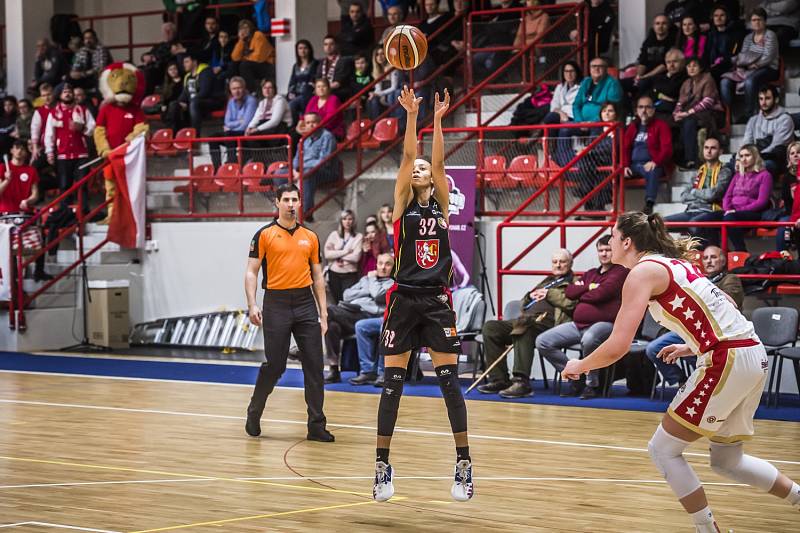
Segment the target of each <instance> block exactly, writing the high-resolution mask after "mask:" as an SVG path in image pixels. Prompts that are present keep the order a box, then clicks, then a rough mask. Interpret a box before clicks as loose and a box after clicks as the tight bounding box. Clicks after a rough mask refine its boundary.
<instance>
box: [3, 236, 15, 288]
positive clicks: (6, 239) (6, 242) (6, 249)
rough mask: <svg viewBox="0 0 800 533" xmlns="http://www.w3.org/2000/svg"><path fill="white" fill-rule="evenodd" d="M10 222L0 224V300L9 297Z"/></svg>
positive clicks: (10, 280)
mask: <svg viewBox="0 0 800 533" xmlns="http://www.w3.org/2000/svg"><path fill="white" fill-rule="evenodd" d="M13 227H14V226H12V225H10V224H0V300H2V301H8V300H10V299H11V285H12V283H13V279H12V277H13V273H12V272H13V271H12V270H11V228H13Z"/></svg>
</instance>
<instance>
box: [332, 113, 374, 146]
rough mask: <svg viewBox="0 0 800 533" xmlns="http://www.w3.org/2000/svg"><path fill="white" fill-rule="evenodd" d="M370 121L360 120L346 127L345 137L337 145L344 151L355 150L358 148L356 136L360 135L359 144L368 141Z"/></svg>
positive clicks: (366, 119)
mask: <svg viewBox="0 0 800 533" xmlns="http://www.w3.org/2000/svg"><path fill="white" fill-rule="evenodd" d="M371 126H372V121H371V120H370V119H368V118H365V119H362V120H360V121H358V122H355V121H354V122H351V123H350V125H349V126H348V127H347V136H346V138H345V140H344V141H342V142H341V143H339V146H340V147H344V149H345V150H350V149H355V148H356V147H357V146H358V143H357V141H358V136H359V135H361V142H362V143H363V142H364V141H366V140H368V139H369V137H370V128H371Z"/></svg>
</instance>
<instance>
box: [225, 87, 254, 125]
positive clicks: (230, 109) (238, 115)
mask: <svg viewBox="0 0 800 533" xmlns="http://www.w3.org/2000/svg"><path fill="white" fill-rule="evenodd" d="M256 108H258V102H257V101H256V98H255V96H253V95H252V94H248V95H245V97H244V99H243V100H242V101H241V102H237V101H236V100H234V99H233V98H229V99H228V106H227V107H226V108H225V128H224V129H225V131H244V130H246V129H247V125H248V124H250V121H251V120H253V116H254V115H255V114H256Z"/></svg>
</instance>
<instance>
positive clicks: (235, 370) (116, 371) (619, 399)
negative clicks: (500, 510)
mask: <svg viewBox="0 0 800 533" xmlns="http://www.w3.org/2000/svg"><path fill="white" fill-rule="evenodd" d="M0 370H5V371H21V372H45V373H59V374H75V375H81V374H82V375H90V376H101V377H118V378H140V379H155V380H158V379H163V380H175V381H194V382H206V383H228V384H240V385H252V384H253V383H255V379H256V375H257V373H258V366H256V365H242V364H216V363H206V362H204V363H197V362H189V361H181V362H178V361H175V362H172V361H152V360H148V359H119V358H114V357H81V356H68V355H35V354H30V353H21V352H0ZM353 376H354V373H352V372H343V373H342V383H336V384H332V385H328V386H326V390H329V391H339V392H356V393H362V394H378V393H379V392H380V389H377V388H375V387H373V386H371V385H362V386H354V385H350V384H349V383H348V382H347V379H348V378H350V377H353ZM461 384H462V389H466V387H467V386H468V384H469V380H468V379H462V380H461ZM278 385H279V386H283V387H297V388H302V387H303V373H302V371H301V370H299V369H294V368H290V369H287V371H286V373H285V374H284V375H283V377H281V380H280V381H279V382H278ZM534 391H535V393H536V394H535V395H534V396H532V397H529V398H521V399H517V400H506V399H503V398H500V397H499V396H498V395H496V394H491V395H486V394H480V393H479V392H477V391H476V390H473V391H472V392H471V393H470V394H469V396H467V399H469V400H481V401H501V402H506V403H524V404H537V405H568V406H575V407H593V408H600V409H623V410H629V411H648V412H663V411H665V410H666V408H667V406H668V405H669V401H670V400H671V399H672V397H673V396H674V395H675V391H676V389H674V388H673V389H670V388H668V389H667V390H666V394H665V398H664V401H661V400H659V399H658V395H656V399H655V400H650V399H649V398H646V397H640V396H627V395H626V391H627V389H626V388H625V387H622V386H615V387H613V389H612V396H611V397H610V398H595V399H592V400H581V399H579V398H561V397H559V396H558V395H557V394H555V393H554V392H553V388H552V383H551V384H550V388H549V389H545V388H544V383H543V382H542V381H541V380H537V381H535V382H534ZM403 394H404V395H408V396H424V397H439V396H440V393H439V385H438V382H437V380H436V378H435V377H426V378H425V379H423V380H422V381H419V382H411V383H408V384H407V385H406V386H405V388H404V389H403ZM756 418H758V419H763V420H786V421H791V422H800V398H799V397H798V395H796V394H792V395H788V394H784V395H781V406H780V407H778V408H775V407H769V408H767V407H765V406H764V405H763V402H762V405H761V406H760V407H759V409H758V411H757V412H756Z"/></svg>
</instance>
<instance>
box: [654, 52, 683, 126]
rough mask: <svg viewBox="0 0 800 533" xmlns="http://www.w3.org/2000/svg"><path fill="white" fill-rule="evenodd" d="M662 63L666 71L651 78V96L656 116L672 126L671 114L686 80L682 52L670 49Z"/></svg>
mask: <svg viewBox="0 0 800 533" xmlns="http://www.w3.org/2000/svg"><path fill="white" fill-rule="evenodd" d="M664 62H665V64H666V65H667V70H666V71H664V72H662V73H661V74H659V75H658V76H656V77H655V78H653V86H652V89H651V96H652V97H653V105H654V106H655V110H656V116H657V117H658V118H660V119H661V120H663V121H665V122H667V123H668V124H672V112H673V111H675V104H677V103H678V98H680V94H681V86H682V85H683V82H684V81H685V80H686V64H685V62H684V59H683V52H681V51H680V50H678V49H677V48H672V49H670V50H669V51H668V52H667V55H666V58H665V61H664Z"/></svg>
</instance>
